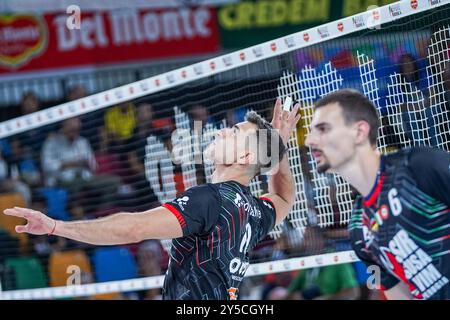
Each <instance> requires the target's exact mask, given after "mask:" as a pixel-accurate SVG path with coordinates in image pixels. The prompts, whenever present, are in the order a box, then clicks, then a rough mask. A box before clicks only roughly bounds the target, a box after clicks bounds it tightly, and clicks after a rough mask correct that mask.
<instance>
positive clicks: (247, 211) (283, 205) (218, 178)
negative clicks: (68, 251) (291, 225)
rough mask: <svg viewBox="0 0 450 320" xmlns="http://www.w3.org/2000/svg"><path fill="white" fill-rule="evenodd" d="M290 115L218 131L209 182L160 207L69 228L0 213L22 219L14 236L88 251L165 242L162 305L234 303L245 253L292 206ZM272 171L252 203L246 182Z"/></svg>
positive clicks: (28, 215)
mask: <svg viewBox="0 0 450 320" xmlns="http://www.w3.org/2000/svg"><path fill="white" fill-rule="evenodd" d="M297 111H298V105H296V106H295V107H294V108H293V110H292V111H285V110H284V108H282V106H281V100H280V99H278V100H277V102H276V104H275V109H274V116H273V120H272V123H271V124H269V123H268V122H266V121H265V120H264V119H262V118H261V117H260V116H259V115H258V114H256V113H254V112H250V113H249V114H247V121H245V122H241V123H238V124H237V125H235V126H234V127H233V128H228V129H222V130H220V131H219V132H218V134H217V136H216V138H215V141H214V142H213V143H212V144H211V145H210V146H209V147H208V148H207V150H206V152H205V154H206V156H207V157H208V158H209V159H210V160H212V161H213V162H214V165H215V171H214V173H213V177H212V182H213V183H208V184H204V185H201V186H196V187H192V188H190V189H188V190H187V191H186V192H184V193H183V194H182V195H181V196H180V197H178V198H176V199H174V200H173V201H171V202H169V203H165V204H163V205H162V206H161V207H158V208H155V209H152V210H149V211H145V212H139V213H125V212H124V213H117V214H115V215H111V216H109V217H106V218H102V219H96V220H90V221H75V222H63V221H56V220H53V219H51V218H50V217H48V216H46V215H44V214H42V213H41V212H38V211H34V210H31V209H25V208H11V209H6V210H5V211H4V213H5V214H7V215H13V216H18V217H23V218H25V219H26V220H27V224H26V225H21V226H17V227H16V231H17V232H27V233H31V234H54V235H57V236H61V237H66V238H70V239H74V240H77V241H81V242H86V243H90V244H94V245H119V244H126V243H135V242H140V241H143V240H146V239H173V241H172V248H171V252H170V262H169V267H168V270H167V274H166V278H165V282H164V286H163V298H164V299H237V298H238V296H239V286H240V284H241V281H242V279H243V276H244V274H245V271H246V270H247V268H248V266H249V257H248V252H249V251H250V250H251V249H252V247H254V246H255V245H256V243H257V242H258V241H259V240H261V239H262V238H264V237H265V236H266V235H267V233H268V232H269V231H270V230H271V229H272V228H273V227H274V225H275V224H276V223H280V222H281V221H282V220H283V219H284V218H285V217H286V215H287V214H288V213H289V211H290V209H291V207H292V205H293V203H294V199H295V185H294V180H293V177H292V174H291V171H290V168H289V164H288V159H287V155H286V144H287V142H288V140H289V137H290V135H291V133H292V131H293V130H294V128H295V126H296V123H297V122H298V120H299V115H298V114H297ZM274 166H276V168H275V169H277V170H273V175H271V176H270V178H269V193H268V194H266V195H264V196H263V197H261V198H256V197H254V196H253V195H252V194H251V193H250V190H249V187H248V185H249V183H250V181H251V180H252V179H253V178H254V177H255V176H256V175H258V174H259V173H260V172H261V170H262V169H264V168H265V169H268V168H273V167H274Z"/></svg>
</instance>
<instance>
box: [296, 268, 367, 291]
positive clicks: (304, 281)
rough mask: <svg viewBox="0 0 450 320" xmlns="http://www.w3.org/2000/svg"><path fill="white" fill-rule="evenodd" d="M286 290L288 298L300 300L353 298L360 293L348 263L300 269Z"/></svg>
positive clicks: (353, 272) (352, 270)
mask: <svg viewBox="0 0 450 320" xmlns="http://www.w3.org/2000/svg"><path fill="white" fill-rule="evenodd" d="M288 292H289V295H288V297H289V298H290V299H300V300H313V299H314V300H355V299H358V298H359V295H360V290H359V284H358V282H357V280H356V277H355V271H354V269H353V267H352V265H351V264H349V263H345V264H338V265H329V266H325V267H320V268H312V269H306V270H300V272H299V274H298V276H297V278H296V279H295V280H294V281H293V282H292V283H291V285H290V286H289V290H288Z"/></svg>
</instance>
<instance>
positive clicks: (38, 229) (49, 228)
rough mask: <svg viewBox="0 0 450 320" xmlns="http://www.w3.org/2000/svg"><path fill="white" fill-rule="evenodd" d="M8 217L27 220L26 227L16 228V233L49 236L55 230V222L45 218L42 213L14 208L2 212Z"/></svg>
mask: <svg viewBox="0 0 450 320" xmlns="http://www.w3.org/2000/svg"><path fill="white" fill-rule="evenodd" d="M3 213H4V214H6V215H8V216H15V217H19V218H25V219H26V220H27V224H26V225H19V226H16V232H17V233H24V232H26V233H30V234H36V235H42V234H51V233H53V231H54V230H55V226H56V221H55V220H53V219H52V218H50V217H48V216H46V215H45V214H43V213H42V212H39V211H35V210H31V209H27V208H19V207H14V208H10V209H6V210H4V211H3Z"/></svg>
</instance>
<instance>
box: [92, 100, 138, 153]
mask: <svg viewBox="0 0 450 320" xmlns="http://www.w3.org/2000/svg"><path fill="white" fill-rule="evenodd" d="M104 119H105V127H104V128H102V129H101V133H100V134H101V135H102V138H103V139H105V140H106V141H107V142H108V146H109V147H111V148H120V147H121V146H122V145H123V144H124V143H127V141H128V140H129V139H130V138H131V137H132V136H133V132H134V130H135V128H136V109H135V107H134V105H133V104H132V103H131V102H128V103H122V104H120V105H118V106H115V107H112V108H110V109H109V110H108V111H106V113H105V117H104Z"/></svg>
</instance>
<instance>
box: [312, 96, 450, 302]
mask: <svg viewBox="0 0 450 320" xmlns="http://www.w3.org/2000/svg"><path fill="white" fill-rule="evenodd" d="M379 126H380V124H379V119H378V116H377V112H376V109H375V107H374V105H373V104H372V103H371V102H370V100H368V99H367V98H366V97H365V96H364V95H362V94H361V93H359V92H357V91H354V90H348V89H345V90H339V91H336V92H334V93H330V94H328V95H326V96H325V97H323V98H322V99H321V100H320V101H318V102H317V103H316V105H315V112H314V116H313V120H312V123H311V131H310V134H309V135H308V136H307V139H306V144H307V145H309V147H310V148H311V152H312V155H313V157H314V158H315V160H316V162H317V170H318V171H319V172H335V173H338V174H340V175H341V176H342V177H343V178H344V179H346V180H347V181H348V182H349V183H350V184H351V185H352V186H353V187H354V188H355V189H356V190H357V191H358V192H359V193H360V196H359V197H358V198H357V199H356V202H355V205H354V209H353V214H352V219H351V222H350V226H349V229H350V237H351V241H352V246H353V249H354V250H355V252H356V254H357V255H358V257H359V258H360V259H361V260H363V261H365V262H366V263H367V264H369V265H377V266H378V267H379V269H380V271H381V279H380V280H381V284H380V285H381V287H382V289H384V290H385V295H386V297H387V298H388V299H450V285H449V278H450V209H449V208H450V155H449V153H448V152H445V151H443V150H439V149H433V148H430V147H415V148H408V149H403V150H400V151H398V152H396V153H393V154H389V155H381V154H380V153H379V152H378V150H377V149H376V141H377V131H378V128H379ZM447 130H449V129H448V128H447Z"/></svg>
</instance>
